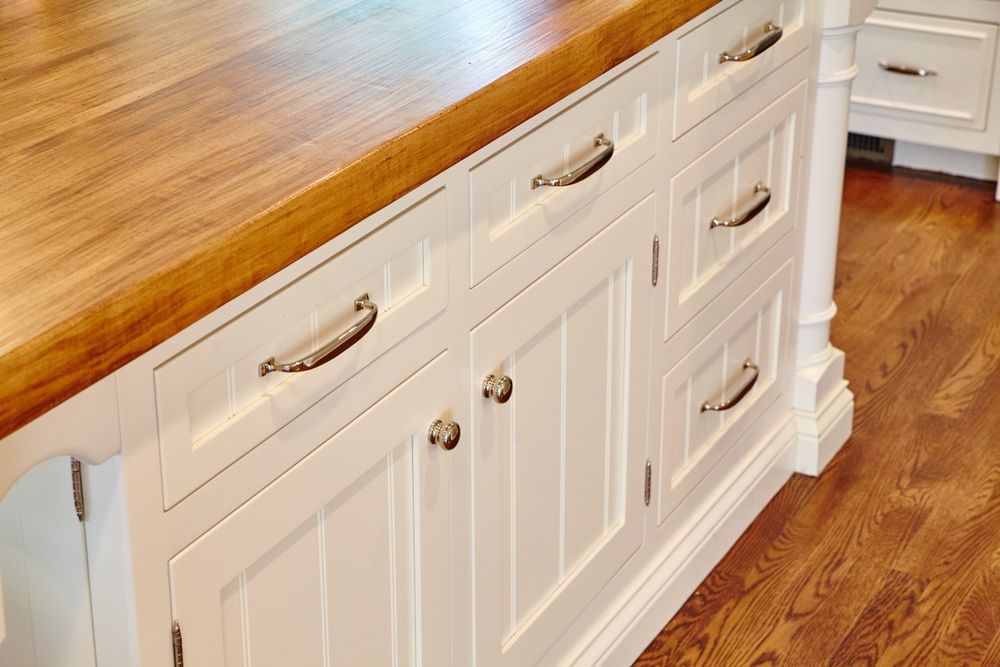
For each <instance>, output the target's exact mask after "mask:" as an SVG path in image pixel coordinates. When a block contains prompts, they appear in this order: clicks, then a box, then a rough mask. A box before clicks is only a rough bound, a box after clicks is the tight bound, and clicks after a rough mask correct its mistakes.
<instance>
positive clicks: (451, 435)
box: [427, 419, 462, 452]
mask: <svg viewBox="0 0 1000 667" xmlns="http://www.w3.org/2000/svg"><path fill="white" fill-rule="evenodd" d="M461 438H462V429H461V428H460V427H459V425H458V424H456V423H455V422H448V423H447V424H446V423H444V422H443V421H441V420H440V419H435V420H434V421H433V422H431V426H430V428H429V429H427V439H428V440H429V441H430V443H431V444H432V445H437V446H438V447H440V448H441V449H443V450H445V451H446V452H450V451H451V450H453V449H455V447H457V446H458V441H459V440H460V439H461Z"/></svg>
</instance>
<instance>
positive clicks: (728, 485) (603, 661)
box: [561, 416, 795, 667]
mask: <svg viewBox="0 0 1000 667" xmlns="http://www.w3.org/2000/svg"><path fill="white" fill-rule="evenodd" d="M772 424H773V422H772ZM730 456H731V457H733V458H735V457H739V458H740V459H742V463H741V464H736V465H727V466H720V468H717V469H715V470H713V473H712V474H713V475H714V474H716V473H717V472H725V473H726V474H725V475H719V476H718V477H717V479H714V480H712V481H711V483H709V484H707V488H708V489H710V490H711V492H708V493H698V494H697V495H696V496H694V497H692V498H689V499H688V500H686V501H685V507H687V508H689V509H688V510H687V516H688V521H687V523H686V524H685V525H684V526H683V527H680V528H679V529H678V533H677V535H676V536H675V539H673V540H671V541H670V542H668V543H667V544H664V545H663V546H661V547H660V548H659V549H658V550H657V551H656V553H655V554H652V555H651V557H650V558H649V559H648V562H649V563H650V566H649V567H647V568H646V569H645V570H644V571H643V572H642V573H640V574H639V575H638V576H636V577H635V578H634V579H633V580H632V581H630V582H628V583H627V584H625V585H622V586H621V591H620V593H619V594H618V596H617V597H616V598H615V605H614V606H613V607H612V608H611V609H613V613H606V614H605V615H604V617H603V618H601V619H600V622H598V623H597V624H596V626H595V627H594V628H592V629H590V630H589V631H588V632H586V633H581V634H580V635H579V636H576V637H573V638H572V639H573V643H572V644H569V645H568V646H567V648H566V649H565V651H564V655H565V656H567V659H566V660H563V661H561V662H563V663H564V664H572V665H578V666H580V667H583V666H585V665H587V666H589V665H602V666H605V665H606V666H608V667H610V666H612V665H628V664H631V663H632V661H634V660H635V658H637V657H638V656H639V654H640V653H642V651H643V649H645V648H646V646H647V645H648V644H649V642H650V641H651V640H652V639H653V638H654V637H655V636H656V635H657V634H658V633H659V631H660V630H661V629H662V628H663V625H664V619H669V618H670V617H671V616H673V614H675V613H676V612H677V611H678V610H679V609H680V608H681V606H682V605H683V604H684V602H685V601H686V600H687V599H688V597H689V596H690V595H691V593H693V592H694V590H695V589H696V588H697V587H698V585H699V584H700V583H701V581H702V580H703V579H704V578H705V577H706V576H708V574H709V573H710V572H711V571H712V568H713V567H715V564H716V563H718V562H719V560H721V559H722V557H723V556H724V555H725V554H726V552H727V551H728V550H729V549H730V548H731V547H732V545H733V544H734V543H735V542H736V540H737V539H739V537H740V535H742V534H743V531H745V530H746V529H747V528H748V527H749V526H750V524H751V523H752V522H753V520H754V519H755V518H756V517H757V515H758V514H759V513H760V512H761V510H763V509H764V507H765V505H767V503H768V501H770V500H771V498H773V497H774V495H775V494H776V493H777V492H778V491H779V490H780V489H781V487H782V486H783V485H784V484H785V482H786V481H788V478H789V477H791V475H792V473H793V472H794V463H795V432H794V428H793V427H792V426H791V423H790V419H789V418H788V417H787V416H786V418H785V420H784V421H782V422H779V423H778V424H777V425H772V426H770V427H768V428H766V429H764V428H761V429H758V428H756V427H755V429H754V430H753V431H751V432H750V433H748V434H747V436H746V437H745V438H744V439H743V440H741V441H740V442H739V443H737V445H736V446H735V447H734V448H733V449H732V450H731V451H730Z"/></svg>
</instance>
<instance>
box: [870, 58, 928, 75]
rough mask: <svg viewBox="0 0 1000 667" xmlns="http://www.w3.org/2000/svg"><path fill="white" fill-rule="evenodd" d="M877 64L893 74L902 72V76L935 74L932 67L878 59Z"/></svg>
mask: <svg viewBox="0 0 1000 667" xmlns="http://www.w3.org/2000/svg"><path fill="white" fill-rule="evenodd" d="M878 66H879V67H881V68H882V69H884V70H885V71H886V72H892V73H893V74H902V75H903V76H919V77H927V76H937V72H935V71H934V70H932V69H925V68H923V67H911V66H910V65H903V64H901V63H891V62H889V61H888V60H880V61H879V62H878Z"/></svg>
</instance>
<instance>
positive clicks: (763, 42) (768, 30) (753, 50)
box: [719, 23, 785, 63]
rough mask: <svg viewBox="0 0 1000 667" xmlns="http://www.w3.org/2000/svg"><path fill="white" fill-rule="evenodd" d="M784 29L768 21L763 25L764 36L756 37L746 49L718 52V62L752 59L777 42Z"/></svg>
mask: <svg viewBox="0 0 1000 667" xmlns="http://www.w3.org/2000/svg"><path fill="white" fill-rule="evenodd" d="M784 34H785V31H784V30H782V29H781V27H780V26H776V25H774V24H773V23H768V24H767V25H766V26H764V36H763V37H761V38H760V39H758V40H757V41H756V42H754V43H753V44H751V45H750V46H748V47H747V49H746V51H740V52H739V53H736V54H730V53H726V52H723V53H720V54H719V62H720V63H744V62H746V61H748V60H753V59H754V58H756V57H757V56H759V55H760V54H762V53H764V52H765V51H767V50H768V49H769V48H771V47H772V46H774V45H775V44H777V43H778V41H779V40H780V39H781V37H782V35H784Z"/></svg>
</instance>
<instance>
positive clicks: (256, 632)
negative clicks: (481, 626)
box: [170, 355, 465, 667]
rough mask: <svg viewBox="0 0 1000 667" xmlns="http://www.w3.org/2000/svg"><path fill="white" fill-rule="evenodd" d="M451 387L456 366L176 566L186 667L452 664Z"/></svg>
mask: <svg viewBox="0 0 1000 667" xmlns="http://www.w3.org/2000/svg"><path fill="white" fill-rule="evenodd" d="M447 374H448V363H447V358H446V357H445V355H442V356H440V357H438V358H437V359H436V360H435V361H433V362H431V363H430V364H428V365H427V366H425V367H424V368H423V369H422V370H420V371H419V372H417V373H416V374H415V375H414V376H412V377H411V378H410V379H409V380H407V381H406V382H404V383H403V384H401V385H400V386H398V387H397V388H396V389H395V390H393V391H392V392H391V393H390V394H388V395H387V396H386V397H384V398H383V399H382V400H381V401H379V402H378V403H376V404H375V405H374V406H373V407H371V408H370V409H369V410H368V411H366V412H365V413H363V414H362V415H361V416H360V417H358V418H357V419H355V420H354V421H352V422H351V423H350V424H348V425H347V426H346V427H344V428H343V429H342V430H340V431H339V432H338V433H336V434H332V437H330V439H329V440H327V441H326V442H325V443H324V444H322V445H321V446H320V447H319V448H318V449H317V450H315V451H314V452H313V453H312V454H310V455H309V456H307V457H306V458H305V459H303V460H302V461H300V462H299V463H298V464H297V465H296V466H294V467H293V468H292V469H290V470H289V471H288V472H287V473H285V474H284V475H282V476H281V477H279V478H278V479H277V480H276V481H275V482H273V483H272V484H271V485H270V486H268V487H267V488H265V489H264V490H263V491H261V492H260V493H259V494H258V495H257V496H255V497H254V498H253V499H251V500H250V501H248V502H247V503H246V504H244V505H243V506H242V507H241V508H240V509H238V510H236V511H235V512H234V513H233V514H231V515H230V516H229V517H227V518H226V519H225V520H223V521H222V522H221V523H219V524H218V525H216V526H215V527H214V528H212V529H211V530H210V531H208V532H207V533H206V534H205V535H203V536H202V537H201V538H199V539H198V540H197V541H196V542H195V543H193V544H192V545H191V546H189V547H188V548H187V549H185V550H184V551H182V552H181V553H180V554H178V555H177V556H176V557H174V558H173V559H172V560H171V562H170V582H171V588H172V591H171V592H172V604H173V612H174V616H175V618H176V620H177V622H178V623H179V624H180V627H181V631H182V634H183V647H184V663H185V664H186V665H188V666H189V667H202V666H204V667H219V666H221V665H249V664H253V665H255V666H256V667H266V666H272V665H273V666H283V665H303V666H305V665H399V666H401V665H416V664H424V665H447V664H448V663H449V661H450V641H451V633H450V599H451V591H450V569H451V562H450V545H449V539H450V534H449V521H450V510H449V505H450V496H449V494H450V473H449V468H450V465H449V464H450V461H449V452H445V451H443V450H442V449H440V448H438V447H437V446H434V445H431V444H429V443H428V439H427V430H428V425H429V424H430V423H431V422H432V421H433V420H435V419H444V420H446V421H447V420H448V418H449V416H450V415H449V412H448V409H447V406H448V400H447V399H448V395H447V387H448V386H449V383H448V379H447ZM306 418H314V419H320V420H321V419H322V415H313V414H307V415H306ZM295 427H296V424H295V423H293V424H291V425H289V426H288V427H286V428H295ZM464 444H465V443H460V444H459V446H463V445H464Z"/></svg>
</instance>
